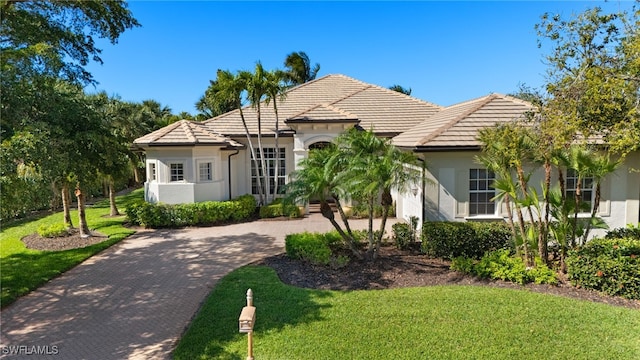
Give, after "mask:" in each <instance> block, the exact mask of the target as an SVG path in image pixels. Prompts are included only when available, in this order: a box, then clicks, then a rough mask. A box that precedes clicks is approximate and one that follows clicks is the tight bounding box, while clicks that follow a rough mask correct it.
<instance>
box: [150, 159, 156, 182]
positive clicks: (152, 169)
mask: <svg viewBox="0 0 640 360" xmlns="http://www.w3.org/2000/svg"><path fill="white" fill-rule="evenodd" d="M157 179H158V172H157V170H156V163H154V162H153V163H149V181H156V180H157Z"/></svg>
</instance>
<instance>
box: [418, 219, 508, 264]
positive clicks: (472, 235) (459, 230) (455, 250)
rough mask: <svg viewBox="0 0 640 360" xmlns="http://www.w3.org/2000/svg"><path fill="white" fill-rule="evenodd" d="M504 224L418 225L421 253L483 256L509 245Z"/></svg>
mask: <svg viewBox="0 0 640 360" xmlns="http://www.w3.org/2000/svg"><path fill="white" fill-rule="evenodd" d="M510 239H511V232H510V231H509V229H508V227H507V226H506V224H504V223H497V222H496V223H473V222H431V221H427V222H425V223H424V224H423V226H422V251H423V252H424V253H426V254H428V255H430V256H434V257H441V258H445V259H453V258H456V257H459V256H462V257H466V258H472V259H479V258H481V257H482V256H483V255H484V253H486V252H488V251H494V250H498V249H508V248H510V246H511V240H510Z"/></svg>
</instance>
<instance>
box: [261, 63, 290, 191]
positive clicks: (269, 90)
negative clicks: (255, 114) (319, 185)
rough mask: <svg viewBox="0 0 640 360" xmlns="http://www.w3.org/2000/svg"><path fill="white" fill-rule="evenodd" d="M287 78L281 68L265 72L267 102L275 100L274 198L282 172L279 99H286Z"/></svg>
mask: <svg viewBox="0 0 640 360" xmlns="http://www.w3.org/2000/svg"><path fill="white" fill-rule="evenodd" d="M284 79H285V73H284V72H283V71H281V70H274V71H269V72H267V73H266V74H265V81H266V84H265V92H266V98H265V103H266V104H267V105H269V103H270V102H273V113H274V115H275V127H274V134H275V147H276V151H275V160H273V161H274V171H273V172H274V174H273V198H274V199H275V198H276V195H277V194H278V175H279V173H280V144H279V141H278V140H279V138H280V119H279V117H278V101H284V100H285V99H286V97H287V93H286V90H287V87H286V86H285V85H284V83H283V81H284Z"/></svg>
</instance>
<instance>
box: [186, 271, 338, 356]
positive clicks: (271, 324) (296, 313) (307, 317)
mask: <svg viewBox="0 0 640 360" xmlns="http://www.w3.org/2000/svg"><path fill="white" fill-rule="evenodd" d="M249 288H250V289H252V291H253V294H254V306H255V307H256V324H255V327H254V331H255V332H256V334H261V333H269V332H273V331H279V330H282V329H283V328H285V327H288V326H295V325H297V324H304V323H309V322H314V321H321V320H322V315H321V311H322V309H324V308H326V307H328V306H329V305H326V304H322V302H321V301H319V300H320V299H322V298H325V297H329V296H333V294H332V292H331V291H321V290H320V291H319V290H309V289H302V288H297V287H293V286H289V285H285V284H283V283H282V282H281V281H280V279H279V278H278V276H277V275H276V273H275V271H274V270H272V269H271V268H269V267H266V266H255V265H248V266H245V267H242V268H240V269H237V270H235V271H233V272H232V273H230V274H229V275H227V276H226V277H224V278H223V279H221V280H220V282H219V283H218V284H217V285H216V287H215V288H214V290H213V291H212V293H211V294H210V295H209V297H208V298H207V300H206V301H205V303H204V305H203V306H202V308H201V310H200V312H199V313H198V315H197V316H196V318H195V319H194V321H193V322H192V324H191V326H190V328H189V329H188V331H187V333H186V334H185V335H184V337H183V338H182V339H181V341H180V343H179V344H178V347H177V348H176V350H175V352H174V353H173V356H174V359H176V360H179V359H195V358H215V359H241V358H244V356H246V355H245V353H244V351H246V345H244V346H243V347H241V349H242V350H241V351H243V352H242V353H239V352H238V351H236V350H235V349H236V347H237V345H235V344H233V345H232V343H235V342H238V341H239V340H240V341H241V342H243V343H244V338H246V334H240V333H239V331H238V316H239V314H240V311H241V310H242V307H243V306H245V305H246V292H247V289H249Z"/></svg>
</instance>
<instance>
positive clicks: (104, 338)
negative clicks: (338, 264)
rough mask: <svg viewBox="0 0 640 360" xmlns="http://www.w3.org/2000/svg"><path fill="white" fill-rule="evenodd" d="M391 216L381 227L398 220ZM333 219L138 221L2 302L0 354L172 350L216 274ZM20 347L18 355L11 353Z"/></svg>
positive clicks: (68, 355) (104, 356)
mask: <svg viewBox="0 0 640 360" xmlns="http://www.w3.org/2000/svg"><path fill="white" fill-rule="evenodd" d="M390 220H391V221H390V222H389V223H388V224H387V229H390V228H391V224H392V223H393V222H395V221H396V220H395V219H390ZM352 226H353V227H354V228H360V229H362V228H366V226H367V224H366V221H365V220H358V221H355V222H353V224H352ZM330 229H331V225H330V224H329V222H328V221H327V220H326V219H324V218H322V217H321V216H320V215H319V214H312V215H311V216H309V217H307V218H305V219H303V220H288V221H256V222H252V223H244V224H235V225H228V226H222V227H207V228H189V229H180V230H144V231H140V232H138V233H137V234H135V235H133V236H131V237H129V238H127V239H125V240H123V241H122V242H120V243H119V244H116V245H114V246H112V247H111V248H109V249H107V250H105V251H103V252H102V253H100V254H98V255H96V256H93V257H92V258H90V259H88V260H86V261H84V262H83V263H82V264H80V265H78V266H76V267H75V268H73V269H71V270H69V271H68V272H66V273H65V274H63V275H61V276H60V277H58V278H56V279H53V280H52V281H50V282H49V283H47V284H46V285H44V286H42V287H40V288H39V289H37V290H35V291H33V292H32V293H30V294H28V295H26V296H24V297H22V298H20V299H18V300H17V301H16V302H15V303H13V304H11V305H10V306H8V307H7V308H6V309H4V310H2V312H1V313H0V317H1V323H0V324H1V339H0V345H1V348H0V358H10V359H21V358H23V359H31V360H35V359H65V360H67V359H69V360H73V359H101V360H108V359H118V360H120V359H168V358H170V354H171V351H172V350H173V348H174V347H175V345H176V342H177V341H178V339H179V337H180V335H181V334H182V332H183V331H184V329H185V328H186V326H188V324H189V321H190V320H191V319H192V318H193V316H194V315H195V314H196V312H197V310H198V308H199V306H200V304H201V303H202V301H203V300H204V299H205V297H206V296H207V294H208V293H209V292H210V291H211V289H212V287H213V286H214V285H215V283H216V281H218V279H220V278H221V277H222V276H224V275H225V274H227V273H229V272H230V271H231V270H233V269H236V268H238V267H240V266H243V265H246V264H248V263H251V262H254V261H256V260H259V259H261V258H263V257H265V256H270V255H274V254H278V253H281V252H283V251H284V237H285V235H286V234H290V233H295V232H301V231H327V230H330ZM16 346H23V348H16ZM37 347H40V348H39V349H38V348H37ZM16 349H20V352H21V353H22V355H19V356H16V355H9V354H8V352H10V351H15V350H16ZM37 352H44V353H47V352H48V353H49V354H48V355H46V354H42V355H37V354H35V353H37Z"/></svg>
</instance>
